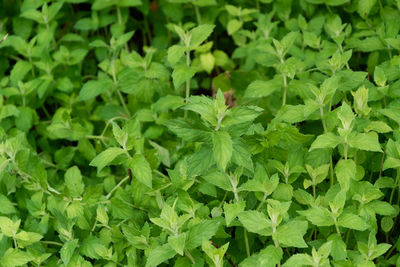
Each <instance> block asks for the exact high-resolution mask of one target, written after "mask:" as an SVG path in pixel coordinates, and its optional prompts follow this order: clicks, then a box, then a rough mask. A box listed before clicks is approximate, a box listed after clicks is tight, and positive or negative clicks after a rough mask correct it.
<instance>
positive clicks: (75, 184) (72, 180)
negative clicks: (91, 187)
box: [65, 166, 85, 197]
mask: <svg viewBox="0 0 400 267" xmlns="http://www.w3.org/2000/svg"><path fill="white" fill-rule="evenodd" d="M65 185H66V186H67V188H68V192H69V195H70V196H71V197H79V196H81V195H82V193H83V190H84V189H85V184H84V183H83V181H82V175H81V171H80V170H79V168H78V167H77V166H73V167H71V168H69V169H68V170H67V171H66V172H65Z"/></svg>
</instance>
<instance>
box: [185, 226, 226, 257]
mask: <svg viewBox="0 0 400 267" xmlns="http://www.w3.org/2000/svg"><path fill="white" fill-rule="evenodd" d="M218 227H219V223H218V222H216V221H214V220H201V221H200V222H199V223H197V224H195V225H193V226H192V227H191V228H190V229H189V232H188V235H187V239H186V248H187V249H188V250H192V249H195V248H197V247H199V246H200V245H201V243H202V241H203V240H204V239H205V240H209V239H210V238H211V237H213V236H214V235H215V234H216V232H217V230H218Z"/></svg>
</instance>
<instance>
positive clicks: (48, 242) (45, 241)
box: [40, 240, 64, 247]
mask: <svg viewBox="0 0 400 267" xmlns="http://www.w3.org/2000/svg"><path fill="white" fill-rule="evenodd" d="M40 243H43V244H48V245H54V246H59V247H62V246H63V245H64V244H63V243H60V242H55V241H47V240H42V241H40Z"/></svg>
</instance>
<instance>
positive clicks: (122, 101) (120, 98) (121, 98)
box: [111, 59, 131, 117]
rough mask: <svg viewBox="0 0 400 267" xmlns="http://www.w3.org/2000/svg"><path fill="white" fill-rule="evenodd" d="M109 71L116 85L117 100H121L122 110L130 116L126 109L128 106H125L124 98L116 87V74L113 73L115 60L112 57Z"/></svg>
mask: <svg viewBox="0 0 400 267" xmlns="http://www.w3.org/2000/svg"><path fill="white" fill-rule="evenodd" d="M111 72H112V77H113V81H114V84H115V87H116V88H115V91H117V95H118V97H119V100H120V101H121V104H122V106H123V107H124V110H125V112H126V115H128V116H129V117H130V116H131V114H130V112H129V109H128V107H127V106H126V104H125V100H124V98H123V96H122V94H121V92H120V91H119V90H118V87H117V85H118V81H117V75H116V74H115V60H114V59H113V60H112V64H111Z"/></svg>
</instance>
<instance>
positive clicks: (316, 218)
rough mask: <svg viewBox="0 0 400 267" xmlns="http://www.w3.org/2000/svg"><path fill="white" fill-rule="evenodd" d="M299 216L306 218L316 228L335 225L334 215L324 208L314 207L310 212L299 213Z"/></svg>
mask: <svg viewBox="0 0 400 267" xmlns="http://www.w3.org/2000/svg"><path fill="white" fill-rule="evenodd" d="M298 213H299V214H301V215H303V216H305V217H306V218H307V220H309V221H310V222H311V223H312V224H314V225H316V226H331V225H334V221H333V218H332V214H331V213H330V211H329V210H328V209H326V208H323V207H313V208H310V209H308V210H303V211H298Z"/></svg>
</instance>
